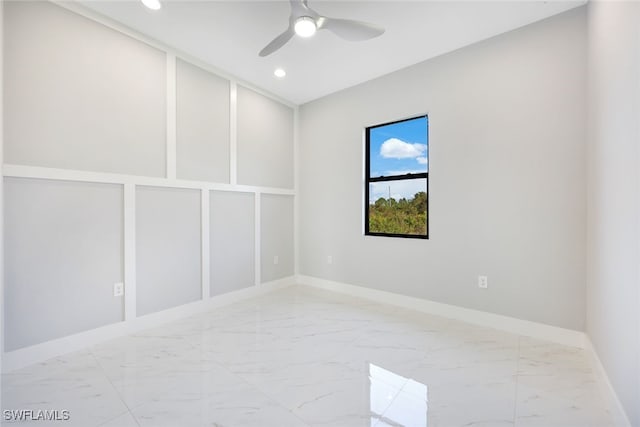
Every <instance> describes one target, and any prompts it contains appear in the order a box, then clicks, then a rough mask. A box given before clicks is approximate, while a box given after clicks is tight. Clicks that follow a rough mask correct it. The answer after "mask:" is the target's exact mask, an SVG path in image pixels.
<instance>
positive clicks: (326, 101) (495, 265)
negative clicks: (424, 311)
mask: <svg viewBox="0 0 640 427" xmlns="http://www.w3.org/2000/svg"><path fill="white" fill-rule="evenodd" d="M585 65H586V15H585V9H584V8H580V9H576V10H573V11H570V12H567V13H565V14H562V15H558V16H556V17H552V18H550V19H547V20H545V21H542V22H539V23H536V24H532V25H530V26H528V27H525V28H522V29H519V30H516V31H513V32H510V33H508V34H505V35H501V36H498V37H495V38H493V39H490V40H487V41H484V42H481V43H478V44H476V45H473V46H470V47H466V48H464V49H461V50H459V51H456V52H453V53H450V54H447V55H444V56H442V57H439V58H436V59H433V60H429V61H426V62H424V63H421V64H418V65H415V66H412V67H409V68H407V69H403V70H401V71H398V72H395V73H392V74H389V75H387V76H384V77H381V78H379V79H376V80H373V81H370V82H367V83H364V84H362V85H359V86H356V87H353V88H350V89H347V90H344V91H341V92H338V93H336V94H333V95H330V96H327V97H325V98H322V99H320V100H317V101H314V102H311V103H309V104H306V105H303V106H302V107H301V108H300V123H299V127H300V141H301V144H300V172H299V173H300V183H299V184H300V187H299V192H300V196H299V203H300V211H299V213H300V254H299V256H300V260H299V261H300V273H301V274H304V275H308V276H315V277H320V278H324V279H329V280H334V281H339V282H346V283H350V284H354V285H360V286H366V287H370V288H375V289H381V290H385V291H391V292H396V293H400V294H405V295H410V296H415V297H421V298H426V299H430V300H434V301H438V302H443V303H448V304H454V305H459V306H463V307H469V308H473V309H478V310H484V311H489V312H492V313H498V314H503V315H508V316H512V317H517V318H521V319H526V320H531V321H536V322H542V323H546V324H550V325H555V326H560V327H565V328H571V329H577V330H582V329H583V328H584V315H585V310H584V307H585V286H584V283H585V270H586V266H585V231H584V230H585V227H586V212H585V207H586V195H585V178H586V172H585V142H584V140H585V115H586V109H585V85H586V71H585ZM424 113H428V114H429V122H430V138H429V142H430V147H429V149H430V159H429V161H430V162H429V163H430V168H429V173H430V182H429V189H430V195H429V207H430V212H429V214H430V220H429V225H430V232H429V235H430V238H429V240H413V239H401V238H400V239H399V238H385V237H371V236H368V237H364V236H363V169H362V167H363V129H364V128H365V127H366V126H369V125H374V124H379V123H384V122H388V121H392V120H396V119H401V118H405V117H409V116H413V115H418V114H424ZM328 255H332V256H333V263H332V264H331V265H329V264H328V263H327V256H328ZM479 274H483V275H487V276H488V277H489V289H488V290H480V289H478V287H477V276H478V275H479Z"/></svg>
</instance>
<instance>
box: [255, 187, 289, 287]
mask: <svg viewBox="0 0 640 427" xmlns="http://www.w3.org/2000/svg"><path fill="white" fill-rule="evenodd" d="M260 204H261V210H260V214H261V221H260V223H261V227H260V253H261V254H262V262H261V265H262V269H261V272H260V277H261V279H262V281H263V282H269V281H271V280H277V279H281V278H283V277H287V276H291V275H292V274H293V273H294V241H293V240H294V239H293V197H290V196H279V195H273V194H263V195H262V196H261V203H260ZM274 257H278V260H277V263H276V261H275V260H274Z"/></svg>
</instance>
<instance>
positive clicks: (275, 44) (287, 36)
mask: <svg viewBox="0 0 640 427" xmlns="http://www.w3.org/2000/svg"><path fill="white" fill-rule="evenodd" d="M294 34H295V31H294V30H293V28H292V27H291V26H289V28H287V29H286V31H285V32H284V33H282V34H280V35H279V36H278V37H276V38H275V39H273V40H272V41H271V43H269V44H268V45H266V46H265V47H264V49H262V50H261V51H260V53H259V55H260V56H267V55H271V54H272V53H273V52H275V51H276V50H278V49H280V48H281V47H282V46H284V45H285V44H286V43H287V42H288V41H289V40H291V37H293V35H294Z"/></svg>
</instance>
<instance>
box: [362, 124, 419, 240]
mask: <svg viewBox="0 0 640 427" xmlns="http://www.w3.org/2000/svg"><path fill="white" fill-rule="evenodd" d="M428 128H429V119H428V117H427V116H426V115H425V116H419V117H413V118H410V119H405V120H399V121H395V122H391V123H385V124H381V125H376V126H371V127H368V128H366V132H365V156H366V157H365V200H366V204H367V206H365V210H364V212H365V234H366V235H372V236H390V237H413V238H420V239H427V238H428V237H429V228H428V224H429V215H428V206H429V198H428V186H429V132H428Z"/></svg>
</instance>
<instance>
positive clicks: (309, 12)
mask: <svg viewBox="0 0 640 427" xmlns="http://www.w3.org/2000/svg"><path fill="white" fill-rule="evenodd" d="M289 3H291V15H290V16H289V27H288V28H287V29H286V30H285V31H284V32H283V33H282V34H280V35H279V36H278V37H276V38H275V39H273V40H272V41H271V43H269V44H268V45H266V46H265V48H264V49H262V50H261V51H260V53H259V55H260V56H267V55H271V54H272V53H273V52H275V51H276V50H278V49H280V48H281V47H282V46H284V45H285V44H286V43H287V42H288V41H289V40H291V38H292V37H293V36H294V35H295V34H298V35H299V36H301V37H310V36H312V35H313V34H315V32H316V31H317V30H329V31H331V32H333V33H334V34H335V35H337V36H338V37H340V38H342V39H344V40H348V41H361V40H369V39H372V38H374V37H378V36H380V35H382V33H384V28H382V27H379V26H377V25H374V24H370V23H368V22H362V21H354V20H351V19H337V18H327V17H326V16H322V15H320V14H319V13H318V12H316V11H315V10H313V9H311V8H310V7H309V6H308V5H307V0H289Z"/></svg>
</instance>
